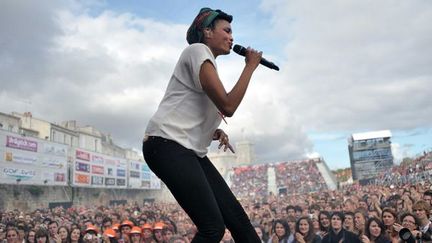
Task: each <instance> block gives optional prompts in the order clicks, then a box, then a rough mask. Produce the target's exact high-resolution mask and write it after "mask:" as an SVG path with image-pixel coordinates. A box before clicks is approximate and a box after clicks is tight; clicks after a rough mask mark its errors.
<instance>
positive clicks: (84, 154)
mask: <svg viewBox="0 0 432 243" xmlns="http://www.w3.org/2000/svg"><path fill="white" fill-rule="evenodd" d="M75 155H76V158H77V159H80V160H85V161H90V153H87V152H84V151H81V150H76V153H75Z"/></svg>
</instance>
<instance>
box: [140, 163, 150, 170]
mask: <svg viewBox="0 0 432 243" xmlns="http://www.w3.org/2000/svg"><path fill="white" fill-rule="evenodd" d="M141 171H143V172H150V168H149V167H148V165H147V164H143V165H142V166H141Z"/></svg>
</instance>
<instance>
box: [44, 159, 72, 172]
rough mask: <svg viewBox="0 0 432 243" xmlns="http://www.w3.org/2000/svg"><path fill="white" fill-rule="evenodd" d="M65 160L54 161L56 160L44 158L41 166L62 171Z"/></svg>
mask: <svg viewBox="0 0 432 243" xmlns="http://www.w3.org/2000/svg"><path fill="white" fill-rule="evenodd" d="M65 159H66V158H62V159H56V158H44V159H43V160H42V163H41V164H42V166H46V167H50V168H55V169H62V168H63V167H65V166H66V161H64V160H65Z"/></svg>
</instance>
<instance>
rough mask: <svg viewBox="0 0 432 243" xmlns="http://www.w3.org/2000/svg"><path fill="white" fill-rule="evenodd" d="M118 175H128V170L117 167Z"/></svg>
mask: <svg viewBox="0 0 432 243" xmlns="http://www.w3.org/2000/svg"><path fill="white" fill-rule="evenodd" d="M117 176H120V177H125V176H126V170H123V169H117Z"/></svg>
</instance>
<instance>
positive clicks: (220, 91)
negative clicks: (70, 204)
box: [143, 8, 262, 243]
mask: <svg viewBox="0 0 432 243" xmlns="http://www.w3.org/2000/svg"><path fill="white" fill-rule="evenodd" d="M231 21H232V16H231V15H228V14H226V13H224V12H222V11H220V10H212V9H210V8H203V9H201V10H200V12H199V13H198V15H197V16H196V18H195V19H194V21H193V22H192V24H191V26H190V27H189V29H188V31H187V37H186V39H187V41H188V43H189V46H188V47H186V48H185V49H184V51H183V53H182V54H181V56H180V58H179V60H178V62H177V65H176V67H175V69H174V73H173V75H172V76H171V79H170V81H169V84H168V87H167V89H166V92H165V95H164V97H163V99H162V101H161V103H160V104H159V107H158V110H157V111H156V113H155V114H154V115H153V117H152V118H151V119H150V121H149V123H148V125H147V129H146V133H145V138H144V143H143V153H144V158H145V160H146V162H147V164H148V165H149V167H150V169H151V170H152V171H153V172H154V173H155V174H156V175H157V176H158V177H159V178H160V179H161V180H162V181H163V182H164V183H165V184H166V185H167V187H168V189H169V190H170V191H171V193H172V194H173V195H174V197H175V198H176V200H177V201H178V203H179V204H180V206H181V207H182V208H183V209H184V210H185V212H186V213H187V214H188V215H189V217H190V218H191V219H192V220H193V222H194V223H195V225H196V226H197V229H198V232H197V233H196V235H195V237H194V238H193V240H192V242H193V243H196V242H206V243H210V242H219V241H220V240H221V239H222V237H223V235H224V232H225V226H226V227H227V228H228V229H229V231H230V232H231V233H232V236H233V238H234V240H235V242H260V240H259V238H258V236H257V234H256V233H255V230H254V228H253V227H252V225H251V223H250V221H249V219H248V217H247V215H246V213H245V212H244V210H243V208H242V206H241V205H240V203H239V202H238V201H237V200H236V198H235V196H234V195H233V193H232V192H231V190H230V189H229V187H228V186H227V184H226V183H225V181H224V179H223V177H222V176H221V175H220V174H219V172H218V171H217V170H216V168H215V167H214V166H213V164H212V163H211V162H210V160H209V159H208V158H207V156H206V154H207V148H208V146H209V145H210V143H211V141H212V140H218V141H219V143H220V144H219V148H221V147H223V149H224V151H226V150H227V149H229V150H231V151H233V149H232V147H231V145H230V143H229V140H228V136H227V134H225V133H224V131H222V130H221V129H218V126H219V125H220V122H221V120H222V119H223V117H224V116H228V117H230V116H232V115H233V114H234V112H235V111H236V109H237V108H238V106H239V105H240V103H241V101H242V99H243V97H244V95H245V93H246V89H247V87H248V85H249V82H250V80H251V77H252V74H253V72H254V71H255V69H256V68H257V66H258V64H259V62H260V60H261V55H262V53H261V52H258V51H255V50H253V49H250V48H248V49H247V51H246V58H245V66H244V68H243V72H242V73H241V75H240V77H239V79H238V81H237V83H236V84H235V85H234V87H233V88H232V90H231V91H229V92H227V91H225V88H224V86H223V84H222V82H221V80H220V79H219V75H218V70H217V66H216V60H215V59H216V58H217V57H218V56H219V55H227V54H229V53H230V51H231V48H232V45H233V37H232V29H231Z"/></svg>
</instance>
